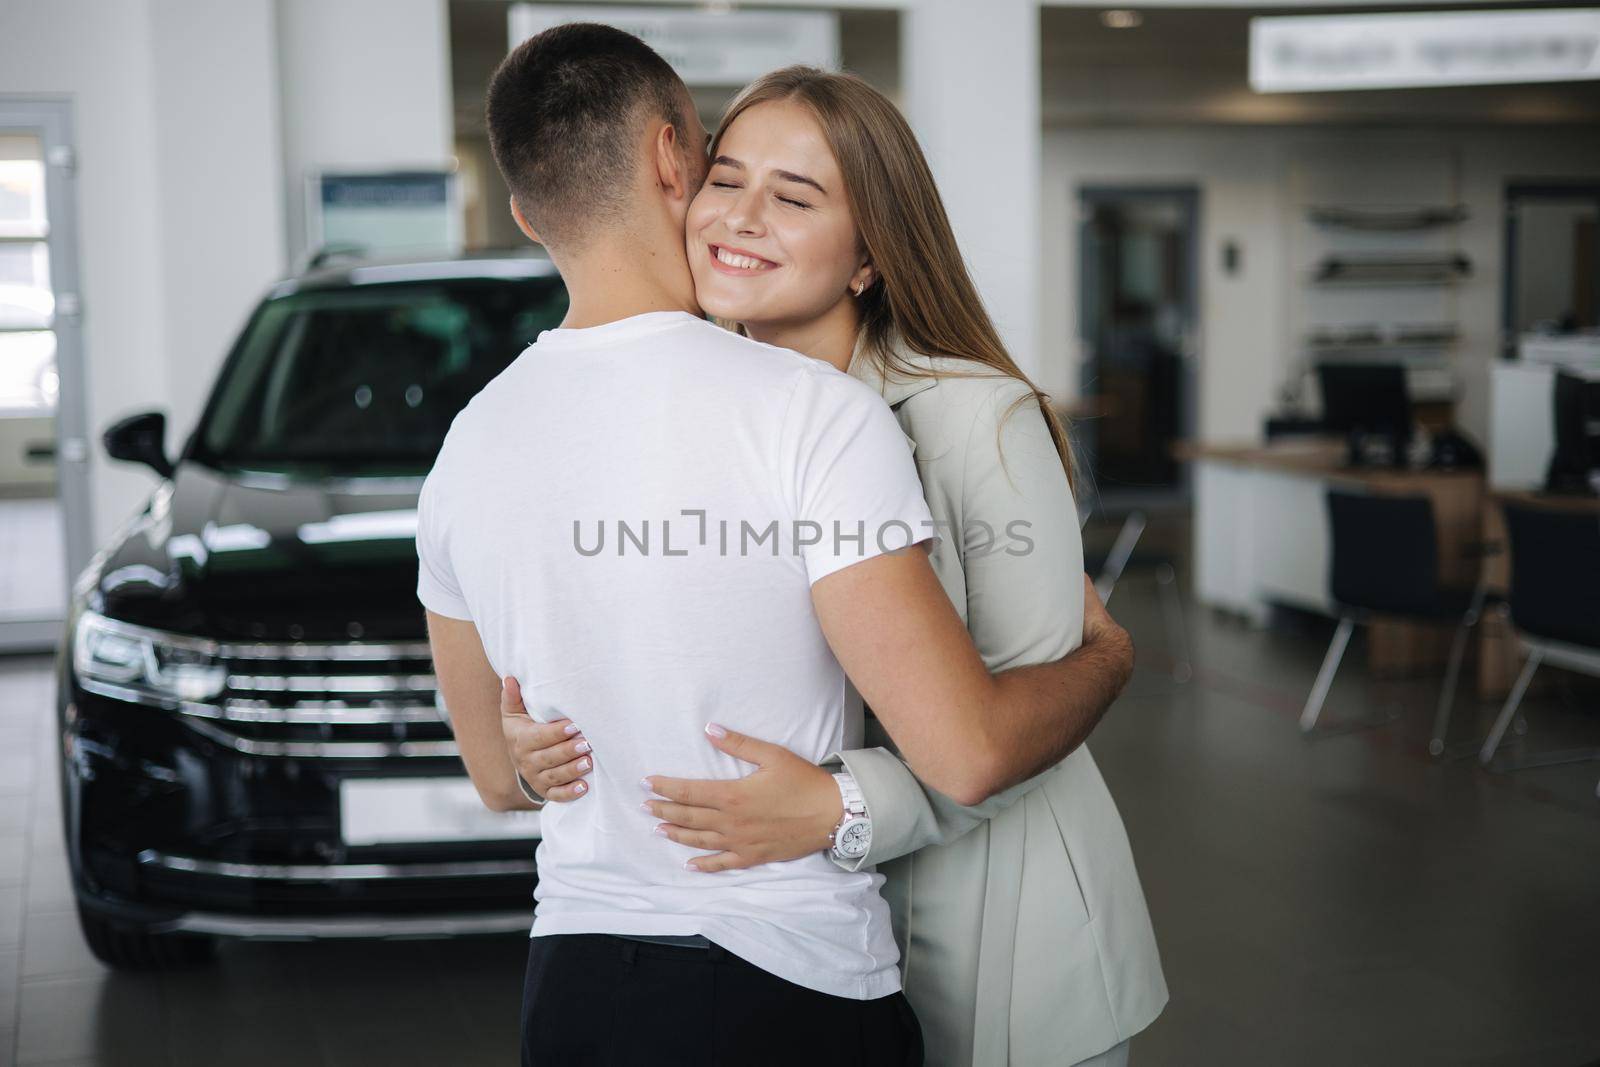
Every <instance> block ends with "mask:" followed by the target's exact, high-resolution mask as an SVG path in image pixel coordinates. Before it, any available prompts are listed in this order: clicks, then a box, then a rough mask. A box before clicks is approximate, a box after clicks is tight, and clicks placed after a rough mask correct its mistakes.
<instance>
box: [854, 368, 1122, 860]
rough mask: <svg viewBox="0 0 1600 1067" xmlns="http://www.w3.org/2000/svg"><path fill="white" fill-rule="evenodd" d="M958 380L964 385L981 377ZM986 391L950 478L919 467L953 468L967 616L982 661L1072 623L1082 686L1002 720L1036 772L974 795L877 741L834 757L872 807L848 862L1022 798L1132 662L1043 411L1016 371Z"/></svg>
mask: <svg viewBox="0 0 1600 1067" xmlns="http://www.w3.org/2000/svg"><path fill="white" fill-rule="evenodd" d="M958 388H960V389H961V390H962V392H965V393H968V394H970V393H974V392H978V391H980V390H982V389H983V384H982V383H980V382H978V381H966V382H960V383H958ZM987 393H988V395H987V396H986V397H985V398H983V400H982V401H981V402H979V403H978V404H977V405H976V411H975V414H974V417H973V419H972V424H971V431H970V433H969V434H968V436H967V440H966V447H965V454H964V455H963V456H962V458H961V463H960V465H959V472H960V473H959V482H956V481H955V480H954V479H955V477H956V468H955V466H954V465H947V466H944V467H943V468H942V469H939V470H937V471H932V470H930V472H929V474H930V475H935V476H940V477H944V478H947V479H951V482H950V483H949V484H947V486H946V489H947V491H948V492H949V493H951V494H952V499H956V500H959V501H960V506H961V515H962V523H963V529H962V531H961V535H962V546H963V553H962V569H963V571H964V572H965V577H966V591H967V627H968V629H969V631H970V632H971V634H972V639H973V642H974V643H975V644H976V645H977V647H978V651H979V653H980V654H982V656H983V660H984V663H985V665H987V666H988V667H989V669H990V670H1005V669H1009V668H1012V667H1018V666H1022V665H1024V664H1032V663H1044V662H1048V661H1050V660H1054V659H1057V658H1059V657H1060V656H1062V655H1063V654H1064V653H1066V652H1067V650H1068V649H1071V648H1072V647H1073V646H1074V645H1075V644H1078V642H1079V639H1080V633H1081V637H1082V639H1083V642H1084V645H1083V647H1080V648H1079V649H1078V651H1077V652H1075V653H1074V654H1073V655H1074V656H1081V657H1082V658H1083V662H1082V663H1081V664H1075V670H1081V675H1080V676H1078V681H1079V683H1080V686H1079V688H1078V689H1077V690H1076V691H1075V692H1074V693H1072V694H1070V697H1069V699H1067V700H1065V701H1063V702H1062V704H1061V705H1060V707H1059V708H1058V709H1057V710H1058V714H1057V715H1055V716H1054V717H1046V718H1042V719H1039V720H1037V721H1033V722H1026V721H1020V720H1019V721H1012V722H1008V723H1006V724H1002V725H1003V726H1005V727H1008V728H1010V729H1011V730H1012V731H1013V732H1012V733H1011V734H1010V735H1009V741H1010V743H1011V744H1013V745H1015V746H1016V747H1017V751H1018V752H1019V754H1031V755H1033V756H1035V757H1036V758H1037V760H1038V762H1037V763H1036V764H1035V772H1036V773H1035V774H1034V776H1033V777H1030V778H1029V779H1027V780H1026V781H1023V782H1022V783H1021V784H1019V785H1016V786H1013V787H1012V788H1010V789H1008V790H1006V791H1004V792H1002V793H999V794H997V795H995V796H993V797H990V798H989V799H988V800H987V801H985V802H984V803H982V804H979V805H976V806H972V807H963V806H961V805H959V804H956V803H955V802H954V801H952V800H950V798H948V797H946V796H944V795H942V794H940V793H938V792H936V791H934V790H932V789H929V788H928V787H927V786H926V785H924V784H923V783H922V782H921V781H919V780H918V779H917V778H916V776H915V775H914V774H912V772H911V770H910V768H909V767H907V766H906V764H905V763H904V762H903V761H902V760H901V759H900V758H899V757H898V756H897V755H896V754H895V753H894V752H893V751H892V750H891V749H889V748H887V747H877V748H867V749H857V750H854V751H851V752H845V753H840V754H837V755H836V756H835V757H832V758H831V759H830V761H828V762H830V763H831V762H833V761H835V760H836V761H837V762H838V763H841V764H842V765H843V766H844V768H845V769H847V770H849V771H850V773H851V775H852V776H853V777H854V778H855V779H856V783H857V784H858V785H859V786H860V787H861V791H862V793H863V795H864V796H865V797H866V803H867V811H868V814H869V815H871V817H872V846H871V848H870V849H869V850H868V852H867V853H866V855H864V856H862V857H860V858H859V859H858V860H855V861H852V862H850V863H845V864H842V865H843V866H847V867H849V868H850V869H855V868H857V867H860V866H863V865H872V864H876V863H884V862H887V861H889V860H892V859H895V858H897V857H899V856H903V855H906V854H908V853H911V852H915V851H916V850H917V849H920V848H924V847H926V846H928V845H932V844H942V843H944V842H947V841H951V840H954V839H955V838H957V837H959V836H961V835H962V834H964V833H966V832H967V831H968V830H970V829H972V828H973V827H974V826H976V825H977V824H978V823H980V822H982V821H984V820H986V819H991V818H993V817H994V816H996V815H998V814H999V813H1000V812H1002V811H1004V810H1006V809H1007V808H1009V807H1010V806H1011V805H1013V804H1015V803H1016V802H1017V801H1019V800H1021V799H1022V797H1024V796H1026V795H1027V794H1028V793H1029V792H1031V791H1032V790H1033V789H1034V788H1036V787H1037V786H1038V784H1039V783H1040V781H1041V780H1042V776H1043V774H1044V773H1045V772H1047V771H1048V770H1049V769H1050V768H1053V767H1054V766H1055V765H1056V764H1057V763H1059V762H1060V761H1061V760H1062V759H1064V758H1066V756H1067V755H1068V754H1070V753H1071V752H1072V750H1073V749H1075V748H1076V747H1077V746H1078V745H1079V744H1081V743H1082V742H1083V740H1084V739H1085V738H1087V737H1088V736H1089V733H1090V732H1091V731H1092V730H1093V729H1094V727H1095V725H1096V724H1097V723H1098V722H1099V721H1100V718H1101V716H1102V715H1104V713H1105V711H1106V709H1107V708H1109V707H1110V705H1111V703H1112V701H1114V700H1115V699H1116V697H1117V695H1118V694H1119V693H1121V691H1122V687H1123V686H1124V685H1125V684H1126V683H1127V679H1128V676H1129V675H1130V674H1131V673H1132V669H1133V645H1132V642H1131V641H1130V640H1129V639H1128V636H1127V633H1126V631H1123V630H1122V628H1121V627H1119V626H1117V625H1116V624H1115V622H1113V621H1111V618H1110V616H1109V615H1108V614H1106V612H1105V609H1104V606H1103V605H1102V604H1101V603H1100V601H1099V598H1098V596H1096V595H1095V593H1094V590H1093V585H1092V583H1089V582H1088V580H1087V578H1086V576H1085V575H1084V573H1083V542H1082V538H1081V536H1080V533H1079V526H1078V518H1077V509H1076V507H1075V505H1074V503H1073V497H1072V490H1071V487H1070V486H1069V484H1068V482H1067V477H1066V471H1065V470H1064V469H1063V467H1062V465H1061V460H1060V458H1059V456H1058V454H1057V452H1056V450H1055V445H1054V442H1053V441H1052V440H1051V438H1050V432H1049V428H1048V426H1047V425H1046V423H1045V421H1044V416H1043V414H1042V413H1041V412H1040V411H1039V409H1038V406H1037V404H1035V403H1034V402H1032V401H1031V400H1030V399H1027V395H1028V394H1027V390H1026V387H1024V386H1023V385H1022V384H1021V383H1020V382H1008V383H1005V385H1004V387H1002V388H998V389H997V388H993V387H992V386H991V387H990V388H989V389H988V390H987ZM1019 400H1020V401H1021V403H1020V404H1018V403H1017V402H1018V401H1019ZM1014 406H1015V407H1014ZM1013 407H1014V410H1013ZM1077 605H1082V606H1083V608H1082V611H1081V613H1080V612H1078V611H1074V610H1073V608H1074V606H1077ZM1102 635H1103V636H1102ZM1091 638H1093V640H1091Z"/></svg>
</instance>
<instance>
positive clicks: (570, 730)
mask: <svg viewBox="0 0 1600 1067" xmlns="http://www.w3.org/2000/svg"><path fill="white" fill-rule="evenodd" d="M561 732H562V733H564V734H566V735H567V736H568V737H571V736H572V735H573V734H575V733H577V732H578V724H577V723H575V722H569V723H567V725H566V726H564V727H562V730H561Z"/></svg>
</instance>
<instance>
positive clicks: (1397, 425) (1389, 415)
mask: <svg viewBox="0 0 1600 1067" xmlns="http://www.w3.org/2000/svg"><path fill="white" fill-rule="evenodd" d="M1317 379H1318V381H1319V383H1320V384H1321V386H1322V425H1323V427H1324V428H1325V429H1326V430H1328V431H1329V432H1330V433H1337V434H1345V435H1347V436H1349V438H1350V442H1351V447H1350V456H1351V460H1352V462H1360V461H1361V458H1362V456H1363V455H1365V454H1366V450H1365V449H1363V448H1362V447H1361V442H1362V439H1363V438H1382V439H1384V440H1386V441H1388V442H1389V445H1390V449H1391V451H1390V453H1389V455H1390V462H1391V463H1393V464H1394V465H1395V466H1401V465H1403V464H1404V463H1405V462H1406V454H1407V449H1408V446H1409V445H1410V443H1411V394H1410V392H1409V391H1408V390H1407V388H1406V369H1405V367H1404V366H1402V365H1401V364H1399V363H1322V364H1319V365H1318V366H1317Z"/></svg>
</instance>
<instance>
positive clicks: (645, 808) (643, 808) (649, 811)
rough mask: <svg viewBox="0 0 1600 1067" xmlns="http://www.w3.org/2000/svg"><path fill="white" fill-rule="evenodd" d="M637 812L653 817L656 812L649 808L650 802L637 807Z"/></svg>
mask: <svg viewBox="0 0 1600 1067" xmlns="http://www.w3.org/2000/svg"><path fill="white" fill-rule="evenodd" d="M639 810H640V811H642V812H644V813H645V814H646V815H654V814H655V813H656V810H655V809H654V808H652V807H651V806H650V802H649V801H648V800H647V801H645V802H644V803H643V804H640V805H639Z"/></svg>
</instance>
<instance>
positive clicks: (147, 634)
mask: <svg viewBox="0 0 1600 1067" xmlns="http://www.w3.org/2000/svg"><path fill="white" fill-rule="evenodd" d="M72 668H73V670H74V671H76V672H77V675H78V680H79V682H80V683H81V684H82V685H83V686H84V687H85V688H86V689H91V690H96V691H100V692H105V691H106V689H108V688H111V689H115V690H118V691H119V692H118V693H117V695H120V696H131V697H134V698H137V699H142V700H145V701H148V702H151V703H160V704H169V703H173V702H178V703H183V702H191V703H192V702H197V701H206V700H211V699H213V698H214V697H216V695H217V694H218V693H221V692H222V689H223V687H224V686H225V685H226V684H227V681H228V669H227V667H226V666H225V665H224V664H223V663H221V662H220V661H219V660H218V659H217V646H216V643H215V642H212V641H207V640H205V639H204V638H200V637H189V636H186V635H184V634H171V633H166V632H164V631H161V630H152V629H148V628H147V627H144V626H134V625H133V624H131V623H126V622H118V621H116V620H115V619H108V618H106V617H105V616H104V615H97V614H95V613H94V612H92V611H85V612H84V613H83V614H82V615H80V616H79V617H78V627H77V630H76V631H74V633H73V636H72Z"/></svg>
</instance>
